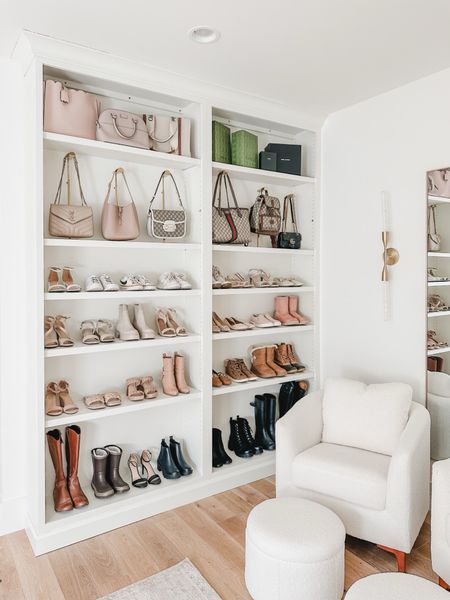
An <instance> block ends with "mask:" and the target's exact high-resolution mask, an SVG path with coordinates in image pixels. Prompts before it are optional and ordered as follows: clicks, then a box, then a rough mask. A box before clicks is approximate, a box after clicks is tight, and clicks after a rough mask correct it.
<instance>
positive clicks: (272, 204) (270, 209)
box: [250, 188, 281, 236]
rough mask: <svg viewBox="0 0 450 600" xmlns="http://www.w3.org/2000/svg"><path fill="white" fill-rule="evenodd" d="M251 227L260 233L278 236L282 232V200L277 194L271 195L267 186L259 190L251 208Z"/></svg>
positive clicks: (254, 231) (253, 230)
mask: <svg viewBox="0 0 450 600" xmlns="http://www.w3.org/2000/svg"><path fill="white" fill-rule="evenodd" d="M250 229H251V231H252V232H253V233H257V234H258V235H270V236H276V235H277V234H278V233H279V232H280V229H281V212H280V201H279V200H278V198H275V196H269V192H268V191H267V188H261V189H260V190H259V194H258V197H257V198H256V202H255V203H254V205H253V206H252V207H251V209H250Z"/></svg>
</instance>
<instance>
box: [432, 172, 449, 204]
mask: <svg viewBox="0 0 450 600" xmlns="http://www.w3.org/2000/svg"><path fill="white" fill-rule="evenodd" d="M427 180H428V194H429V195H430V196H440V197H442V198H450V169H437V170H436V171H429V172H428V174H427Z"/></svg>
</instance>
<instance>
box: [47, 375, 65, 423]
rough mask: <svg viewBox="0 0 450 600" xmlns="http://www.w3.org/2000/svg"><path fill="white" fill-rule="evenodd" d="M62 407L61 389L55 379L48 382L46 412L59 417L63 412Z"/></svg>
mask: <svg viewBox="0 0 450 600" xmlns="http://www.w3.org/2000/svg"><path fill="white" fill-rule="evenodd" d="M62 411H63V409H62V407H61V405H60V403H59V389H58V385H57V384H56V382H55V381H50V383H47V387H46V388H45V414H46V415H49V416H50V417H57V416H59V415H60V414H62Z"/></svg>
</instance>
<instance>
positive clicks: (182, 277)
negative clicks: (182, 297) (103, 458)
mask: <svg viewBox="0 0 450 600" xmlns="http://www.w3.org/2000/svg"><path fill="white" fill-rule="evenodd" d="M173 275H174V276H175V279H176V280H177V281H178V283H179V284H180V289H182V290H192V285H191V284H190V283H189V281H188V278H187V275H186V273H182V272H178V273H173Z"/></svg>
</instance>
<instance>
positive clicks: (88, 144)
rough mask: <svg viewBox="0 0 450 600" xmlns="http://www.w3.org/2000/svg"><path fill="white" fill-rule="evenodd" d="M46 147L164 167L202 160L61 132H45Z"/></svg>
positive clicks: (181, 166) (190, 164) (182, 166)
mask: <svg viewBox="0 0 450 600" xmlns="http://www.w3.org/2000/svg"><path fill="white" fill-rule="evenodd" d="M44 148H45V149H46V150H59V151H61V152H66V151H67V150H71V151H72V152H76V153H77V154H89V155H92V156H99V157H101V158H113V159H114V160H118V161H126V162H135V163H141V164H147V165H154V166H156V167H162V168H164V169H170V168H172V169H182V170H184V169H192V167H198V166H199V165H200V160H199V159H198V158H190V157H188V156H177V155H176V154H166V153H165V152H154V151H153V150H145V149H143V148H133V147H132V146H123V145H121V144H110V143H108V142H98V141H96V140H88V139H85V138H77V137H72V136H70V135H61V134H59V133H44Z"/></svg>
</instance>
